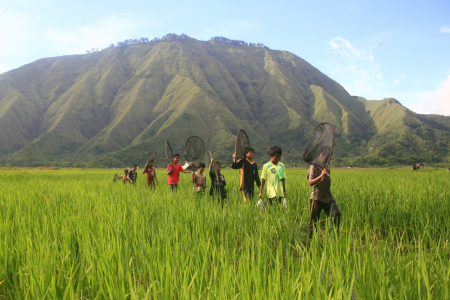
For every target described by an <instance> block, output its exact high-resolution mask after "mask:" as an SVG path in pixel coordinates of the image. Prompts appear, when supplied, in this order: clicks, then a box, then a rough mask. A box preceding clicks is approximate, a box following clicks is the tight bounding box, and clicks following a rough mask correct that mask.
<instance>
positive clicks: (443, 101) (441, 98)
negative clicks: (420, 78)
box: [435, 76, 450, 115]
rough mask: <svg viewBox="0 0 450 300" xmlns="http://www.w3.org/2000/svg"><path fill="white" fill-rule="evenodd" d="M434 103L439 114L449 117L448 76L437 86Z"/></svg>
mask: <svg viewBox="0 0 450 300" xmlns="http://www.w3.org/2000/svg"><path fill="white" fill-rule="evenodd" d="M435 102H436V103H437V106H438V107H439V113H440V114H445V115H450V76H448V77H447V79H446V80H445V81H443V82H442V83H441V84H440V85H439V87H438V90H437V96H436V100H435Z"/></svg>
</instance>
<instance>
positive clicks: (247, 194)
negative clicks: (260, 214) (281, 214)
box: [242, 189, 254, 202]
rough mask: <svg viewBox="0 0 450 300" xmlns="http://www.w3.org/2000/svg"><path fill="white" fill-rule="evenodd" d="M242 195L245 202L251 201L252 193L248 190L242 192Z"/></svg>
mask: <svg viewBox="0 0 450 300" xmlns="http://www.w3.org/2000/svg"><path fill="white" fill-rule="evenodd" d="M242 194H243V195H244V201H245V202H247V200H250V202H252V201H253V194H254V191H252V190H249V189H244V190H242Z"/></svg>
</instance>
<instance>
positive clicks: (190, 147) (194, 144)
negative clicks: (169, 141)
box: [184, 136, 205, 171]
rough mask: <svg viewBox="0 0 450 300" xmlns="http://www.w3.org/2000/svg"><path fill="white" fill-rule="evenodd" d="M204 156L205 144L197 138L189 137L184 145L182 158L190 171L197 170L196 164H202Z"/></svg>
mask: <svg viewBox="0 0 450 300" xmlns="http://www.w3.org/2000/svg"><path fill="white" fill-rule="evenodd" d="M204 156H205V144H204V143H203V141H202V139H201V138H200V137H198V136H191V137H190V138H188V139H187V141H186V143H185V144H184V157H185V158H186V160H187V162H188V163H189V165H190V167H189V168H190V169H191V170H193V171H196V170H197V164H198V163H199V162H203V158H204Z"/></svg>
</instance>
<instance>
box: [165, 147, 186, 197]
mask: <svg viewBox="0 0 450 300" xmlns="http://www.w3.org/2000/svg"><path fill="white" fill-rule="evenodd" d="M179 161H180V154H179V153H174V155H173V158H172V163H171V164H169V165H168V166H167V175H168V176H169V180H168V181H169V186H170V190H171V191H172V193H173V192H174V191H177V189H178V182H179V181H180V172H183V173H191V171H186V170H184V169H183V167H182V166H181V165H180V164H179V163H178V162H179Z"/></svg>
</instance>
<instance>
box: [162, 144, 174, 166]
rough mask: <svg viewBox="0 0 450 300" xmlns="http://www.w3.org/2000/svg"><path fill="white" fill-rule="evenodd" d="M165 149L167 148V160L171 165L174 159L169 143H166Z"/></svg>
mask: <svg viewBox="0 0 450 300" xmlns="http://www.w3.org/2000/svg"><path fill="white" fill-rule="evenodd" d="M164 148H165V153H166V159H167V161H168V162H169V164H171V163H172V159H173V152H172V147H170V144H169V142H168V141H165V143H164Z"/></svg>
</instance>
